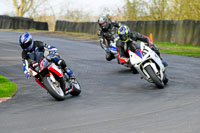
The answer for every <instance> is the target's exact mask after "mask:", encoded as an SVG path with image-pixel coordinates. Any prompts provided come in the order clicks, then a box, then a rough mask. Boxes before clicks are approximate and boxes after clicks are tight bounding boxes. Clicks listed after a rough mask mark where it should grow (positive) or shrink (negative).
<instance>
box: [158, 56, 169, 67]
mask: <svg viewBox="0 0 200 133" xmlns="http://www.w3.org/2000/svg"><path fill="white" fill-rule="evenodd" d="M160 59H161V61H162V63H163V65H164V67H167V66H168V64H167V62H166V61H165V60H164V59H163V58H162V57H160Z"/></svg>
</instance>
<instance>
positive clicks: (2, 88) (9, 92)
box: [0, 75, 17, 97]
mask: <svg viewBox="0 0 200 133" xmlns="http://www.w3.org/2000/svg"><path fill="white" fill-rule="evenodd" d="M16 90H17V85H16V84H15V83H13V82H10V81H9V80H8V79H7V78H5V77H3V76H2V75H0V97H11V96H13V95H14V93H15V91H16Z"/></svg>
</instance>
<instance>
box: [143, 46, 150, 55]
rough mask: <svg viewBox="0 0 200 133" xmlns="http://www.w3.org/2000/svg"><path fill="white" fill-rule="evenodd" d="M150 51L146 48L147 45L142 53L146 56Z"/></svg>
mask: <svg viewBox="0 0 200 133" xmlns="http://www.w3.org/2000/svg"><path fill="white" fill-rule="evenodd" d="M148 52H149V51H148V50H147V49H145V46H144V47H143V51H142V55H143V56H145V55H146V54H147V53H148Z"/></svg>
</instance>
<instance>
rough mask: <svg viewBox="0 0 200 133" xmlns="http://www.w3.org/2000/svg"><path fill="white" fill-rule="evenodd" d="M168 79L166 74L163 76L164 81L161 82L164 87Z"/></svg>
mask: <svg viewBox="0 0 200 133" xmlns="http://www.w3.org/2000/svg"><path fill="white" fill-rule="evenodd" d="M168 81H169V80H168V78H167V74H164V80H163V83H164V85H166V84H167V83H168Z"/></svg>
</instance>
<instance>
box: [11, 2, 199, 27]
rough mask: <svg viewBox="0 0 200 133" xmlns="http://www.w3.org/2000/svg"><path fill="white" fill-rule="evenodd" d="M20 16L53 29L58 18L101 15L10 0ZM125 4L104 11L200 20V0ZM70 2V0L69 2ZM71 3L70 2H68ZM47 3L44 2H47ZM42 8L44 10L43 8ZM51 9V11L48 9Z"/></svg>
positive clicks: (115, 15) (121, 16) (120, 16)
mask: <svg viewBox="0 0 200 133" xmlns="http://www.w3.org/2000/svg"><path fill="white" fill-rule="evenodd" d="M9 1H10V2H11V4H13V6H14V8H15V12H16V13H15V14H16V16H19V17H24V16H26V17H29V18H33V19H34V20H36V21H45V22H48V23H49V27H50V30H51V31H52V30H54V27H55V22H56V20H57V19H61V20H67V21H75V22H80V21H97V20H98V17H99V16H92V15H91V13H85V12H83V11H82V10H81V9H73V8H72V7H71V8H70V7H69V6H66V5H63V7H61V8H60V13H59V15H58V14H55V13H54V10H53V7H52V6H51V5H50V4H49V0H9ZM122 1H123V2H124V3H125V5H124V6H123V7H122V8H117V9H115V10H111V9H109V8H104V9H103V10H102V13H101V14H102V15H106V14H107V15H108V16H111V19H114V20H118V21H126V20H134V21H135V20H183V19H193V20H200V0H122ZM65 3H67V0H66V2H65ZM67 4H68V5H70V3H67ZM44 5H45V6H44ZM41 9H42V11H41ZM49 12H50V13H49Z"/></svg>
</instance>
